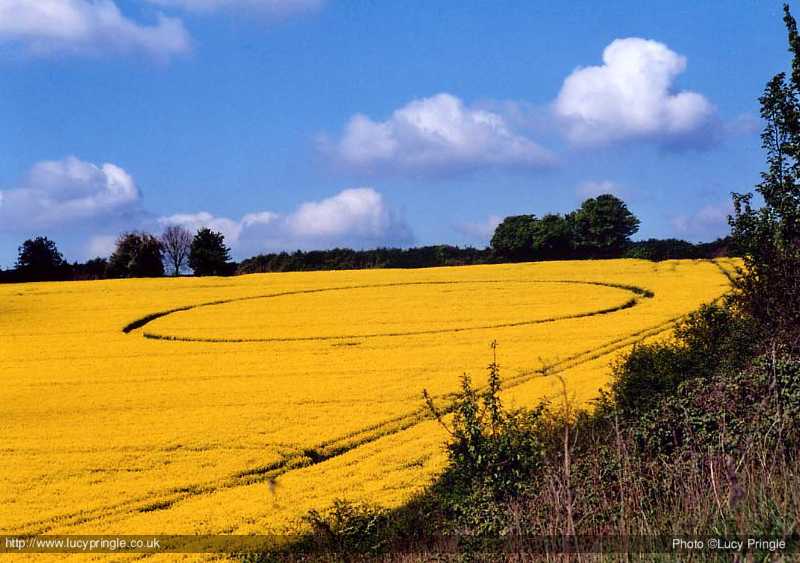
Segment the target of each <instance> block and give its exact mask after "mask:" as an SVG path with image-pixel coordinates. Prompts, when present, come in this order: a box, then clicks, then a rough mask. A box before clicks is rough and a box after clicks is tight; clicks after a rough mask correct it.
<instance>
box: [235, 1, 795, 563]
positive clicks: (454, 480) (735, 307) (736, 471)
mask: <svg viewBox="0 0 800 563" xmlns="http://www.w3.org/2000/svg"><path fill="white" fill-rule="evenodd" d="M784 21H785V23H786V26H787V29H788V31H789V46H790V52H791V53H792V54H793V62H792V72H791V74H790V76H788V77H787V76H786V75H784V74H779V75H777V76H776V77H775V78H773V79H772V80H771V81H770V82H769V84H768V86H767V88H766V91H765V93H764V95H763V96H762V97H761V99H760V101H761V107H762V112H761V114H762V117H763V118H764V119H765V121H766V128H765V130H764V134H763V135H762V141H763V146H764V148H765V150H766V152H767V162H768V170H767V171H766V172H764V174H763V175H762V182H761V183H760V184H759V185H758V186H757V187H756V190H757V192H758V194H759V196H760V197H761V198H762V199H763V202H764V205H763V206H762V207H761V208H759V209H753V208H752V206H751V201H752V199H751V197H752V196H751V195H750V194H747V195H739V194H734V207H735V215H734V216H733V217H732V218H731V227H732V233H733V236H734V242H735V244H737V245H738V246H739V248H741V249H743V250H744V252H745V268H743V269H742V271H740V272H739V273H738V276H736V277H735V278H734V279H733V284H734V289H733V291H732V293H731V294H730V295H728V296H727V297H726V298H725V299H724V300H723V301H721V302H720V303H718V304H713V305H708V306H705V307H703V308H702V309H701V310H699V311H697V312H695V313H693V314H692V315H690V316H689V317H688V318H687V319H686V320H685V321H684V322H682V323H681V325H680V326H679V327H678V328H677V329H676V332H675V338H674V340H673V341H671V342H669V343H656V344H647V345H639V346H637V347H635V348H634V349H633V351H632V352H631V353H630V354H629V355H628V356H627V357H625V358H623V359H622V360H621V361H620V362H619V363H618V364H616V365H615V366H614V376H613V380H612V383H611V385H610V386H609V388H608V389H607V390H605V391H604V392H603V393H602V395H601V397H600V398H599V399H598V401H597V403H596V405H595V408H594V409H592V410H591V411H590V412H589V411H583V410H575V409H573V408H572V406H571V405H570V404H569V402H568V401H566V400H565V401H563V402H562V403H553V404H548V403H542V404H540V405H538V406H536V407H535V408H533V409H525V410H514V411H511V410H508V409H506V408H504V406H503V405H502V404H501V402H500V399H499V396H498V391H499V389H500V382H501V380H500V368H499V366H498V364H497V362H496V361H492V363H491V364H490V366H489V371H490V383H491V384H490V385H489V387H488V388H487V390H485V391H483V392H477V391H475V389H474V388H473V387H472V384H471V382H470V380H469V378H467V377H465V378H464V379H463V381H462V388H461V392H460V394H459V395H458V397H457V398H456V400H455V404H454V407H453V411H452V412H453V414H454V417H453V421H452V423H450V424H449V425H448V424H447V423H446V422H445V421H444V419H443V418H440V421H441V422H442V424H445V426H446V427H447V429H448V431H449V432H450V434H451V440H450V443H449V444H448V446H447V448H448V450H447V451H448V454H449V460H450V463H449V467H448V468H447V470H446V471H445V472H444V474H443V475H442V476H441V478H440V479H439V480H438V481H437V482H436V483H435V484H434V485H433V486H432V487H430V489H429V490H427V491H426V492H425V493H424V494H422V495H420V496H418V497H417V498H415V499H414V500H413V501H412V502H410V503H409V504H407V505H406V506H404V507H402V508H401V509H398V510H394V511H386V510H382V509H380V508H375V507H369V506H362V505H353V504H348V503H346V502H337V503H335V504H334V505H333V506H332V507H330V508H328V509H327V510H324V511H321V512H312V513H310V514H308V515H307V517H306V521H307V523H308V524H310V525H311V530H312V531H311V532H309V533H308V534H306V535H305V536H304V537H303V538H302V539H301V540H300V541H298V542H297V543H295V544H294V545H292V546H291V547H290V548H288V549H287V550H284V551H282V552H280V553H272V554H260V555H252V556H245V557H243V560H245V561H271V560H286V559H293V560H320V559H322V560H331V561H340V560H357V559H375V558H380V559H381V560H385V561H431V560H453V559H456V560H502V561H515V560H516V561H522V560H529V558H530V556H531V553H534V554H535V556H540V557H542V558H548V559H559V558H565V559H569V558H570V556H569V555H565V553H566V552H569V551H570V550H591V546H590V545H587V543H586V541H587V538H590V537H591V538H593V539H595V540H597V539H600V540H602V541H604V542H605V543H606V545H607V546H610V547H612V550H611V551H608V552H606V554H605V555H600V557H601V558H603V557H604V558H605V559H607V560H618V559H619V558H620V557H621V555H622V552H627V553H629V554H633V555H636V554H637V553H639V554H640V555H642V557H644V558H646V559H649V560H652V559H663V560H672V559H674V558H675V557H678V558H683V559H688V558H691V559H695V560H709V559H712V560H713V559H719V560H730V559H731V557H732V556H738V557H740V558H741V557H750V558H752V559H755V560H771V559H784V558H785V556H786V554H785V553H780V552H774V551H770V549H769V546H768V545H763V546H761V547H757V548H754V549H750V550H748V551H747V553H746V554H745V553H743V552H737V553H732V552H730V551H713V550H701V551H693V552H690V551H687V550H678V551H672V550H671V547H670V543H669V542H671V538H687V539H692V538H693V537H697V536H706V537H709V536H712V537H717V538H728V539H733V538H742V537H744V538H748V537H761V538H773V539H783V540H785V541H786V542H787V544H788V546H789V548H790V549H791V551H790V552H789V553H790V554H797V553H798V550H800V545H797V534H798V532H799V531H800V475H798V473H800V275H798V272H800V102H798V99H800V35H798V32H797V26H796V24H795V20H794V18H792V16H791V14H790V13H789V9H788V7H786V8H785V18H784ZM517 222H520V221H517ZM428 406H429V409H430V411H431V413H432V414H433V415H434V416H436V415H437V414H438V413H437V411H436V407H435V405H433V403H432V402H430V401H428ZM656 537H662V538H667V540H666V541H667V542H668V543H666V544H664V543H659V540H656V539H653V538H656ZM541 538H547V540H546V541H545V542H544V543H542V542H541V541H539V540H540V539H541ZM620 538H628V540H629V542H630V543H628V544H625V543H621V540H620ZM637 538H638V539H637ZM641 538H651V541H652V542H655V545H654V544H652V543H651V544H649V545H645V546H644V547H649V548H651V549H654V551H655V552H654V553H646V552H645V553H644V554H642V553H641V549H640V548H641V547H642V546H641V545H639V544H637V542H641V541H643V540H642V539H641ZM531 547H534V548H535V549H533V550H531ZM790 556H791V555H790Z"/></svg>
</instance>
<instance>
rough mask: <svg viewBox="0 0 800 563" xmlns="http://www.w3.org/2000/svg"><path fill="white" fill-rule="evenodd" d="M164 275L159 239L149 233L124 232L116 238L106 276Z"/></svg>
mask: <svg viewBox="0 0 800 563" xmlns="http://www.w3.org/2000/svg"><path fill="white" fill-rule="evenodd" d="M163 275H164V254H163V247H162V245H161V241H159V240H158V238H156V237H154V236H153V235H151V234H149V233H136V232H133V233H124V234H122V235H120V237H119V238H118V239H117V246H116V250H114V253H113V254H112V255H111V257H110V258H109V259H108V276H109V277H114V278H154V277H160V276H163Z"/></svg>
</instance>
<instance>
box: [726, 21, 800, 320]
mask: <svg viewBox="0 0 800 563" xmlns="http://www.w3.org/2000/svg"><path fill="white" fill-rule="evenodd" d="M784 23H785V24H786V28H787V31H788V39H789V52H790V53H791V54H792V71H791V74H790V76H789V77H787V76H786V74H785V73H779V74H777V75H775V76H774V77H773V78H772V79H771V80H770V81H769V82H768V83H767V86H766V88H765V89H764V93H763V95H762V96H761V98H760V99H759V101H760V103H761V117H762V118H763V119H764V121H765V127H764V131H763V133H762V134H761V143H762V147H763V148H764V150H765V151H766V153H767V170H766V171H765V172H763V173H762V174H761V182H760V183H759V184H758V185H757V186H756V192H757V193H758V195H759V196H760V198H761V200H762V201H763V205H761V207H759V208H755V207H754V205H753V194H752V193H747V194H738V193H734V194H733V204H734V215H733V216H732V217H731V218H730V224H731V227H732V234H733V236H734V239H735V241H736V243H737V245H738V247H739V248H740V249H741V250H742V251H743V253H744V255H745V268H744V271H743V272H742V274H743V275H742V276H740V277H739V279H738V281H737V289H738V295H739V297H740V300H739V302H740V305H741V306H742V307H743V308H744V309H745V310H746V312H747V313H748V314H749V315H751V316H753V317H754V318H757V319H759V320H760V321H761V324H763V326H764V327H765V328H766V329H767V330H768V331H770V332H783V331H785V330H787V329H791V330H793V331H796V330H797V327H798V324H799V323H800V276H798V268H799V267H800V105H799V104H798V98H799V97H800V36H798V31H797V24H796V22H795V19H794V18H793V17H792V15H791V13H790V11H789V7H788V6H784Z"/></svg>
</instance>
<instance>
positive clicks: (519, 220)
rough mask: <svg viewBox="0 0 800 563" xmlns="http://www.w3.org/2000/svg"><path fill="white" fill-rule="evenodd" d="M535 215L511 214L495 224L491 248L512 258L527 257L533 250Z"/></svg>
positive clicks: (501, 254) (503, 255)
mask: <svg viewBox="0 0 800 563" xmlns="http://www.w3.org/2000/svg"><path fill="white" fill-rule="evenodd" d="M535 225H536V216H535V215H512V216H510V217H506V218H505V219H503V221H502V222H501V223H500V224H499V225H497V228H496V229H495V230H494V235H493V236H492V241H491V243H490V244H491V246H492V249H493V250H494V251H495V252H496V253H497V254H498V255H500V256H502V257H504V258H509V259H512V260H520V259H524V258H529V257H530V255H531V252H532V250H533V234H534V228H535Z"/></svg>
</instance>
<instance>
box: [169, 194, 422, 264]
mask: <svg viewBox="0 0 800 563" xmlns="http://www.w3.org/2000/svg"><path fill="white" fill-rule="evenodd" d="M158 222H159V224H160V225H162V226H166V225H170V224H172V225H182V226H184V227H186V228H188V229H190V230H196V229H199V228H202V227H208V228H210V229H212V230H216V231H218V232H221V233H222V234H223V235H225V239H226V241H227V242H228V244H230V245H231V247H232V248H233V249H234V250H235V251H237V253H238V254H240V255H245V254H248V253H255V252H265V251H276V250H297V249H301V250H311V249H324V248H332V247H335V246H348V247H354V248H368V247H375V246H385V245H404V244H408V243H409V242H411V241H412V239H413V237H412V235H411V231H410V229H409V227H408V225H407V224H406V223H405V221H403V220H402V219H401V218H399V217H398V216H397V214H396V213H395V212H394V210H392V209H391V208H390V207H389V206H388V204H387V203H386V201H385V200H384V198H383V196H382V195H381V194H380V193H378V192H377V191H375V190H374V189H372V188H352V189H347V190H343V191H341V192H339V193H338V194H336V195H334V196H332V197H329V198H325V199H322V200H319V201H310V202H305V203H303V204H301V205H300V206H299V207H298V208H297V209H296V210H295V211H293V212H291V213H288V214H280V213H275V212H272V211H261V212H258V213H248V214H246V215H244V216H243V217H242V218H241V219H239V220H234V219H229V218H226V217H216V216H214V215H212V214H211V213H207V212H199V213H184V214H176V215H170V216H167V217H161V218H159V219H158Z"/></svg>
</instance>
